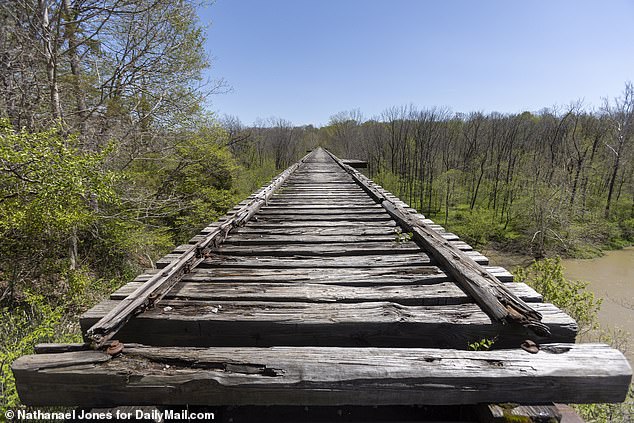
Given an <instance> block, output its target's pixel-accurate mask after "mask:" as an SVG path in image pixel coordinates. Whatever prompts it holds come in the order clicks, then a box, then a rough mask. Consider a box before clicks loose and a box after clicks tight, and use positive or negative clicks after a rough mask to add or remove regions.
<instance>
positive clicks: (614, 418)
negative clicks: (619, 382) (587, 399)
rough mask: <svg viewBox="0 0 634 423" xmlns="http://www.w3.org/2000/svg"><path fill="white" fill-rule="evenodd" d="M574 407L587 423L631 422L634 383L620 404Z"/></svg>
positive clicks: (633, 409) (632, 416) (633, 412)
mask: <svg viewBox="0 0 634 423" xmlns="http://www.w3.org/2000/svg"><path fill="white" fill-rule="evenodd" d="M574 408H575V409H576V410H577V412H578V413H579V414H580V415H581V417H582V418H583V420H584V421H586V422H587V423H604V422H614V423H621V422H631V421H633V419H634V385H630V389H629V391H628V392H627V397H626V398H625V401H624V402H623V403H620V404H576V405H575V406H574Z"/></svg>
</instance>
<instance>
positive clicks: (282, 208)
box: [261, 201, 385, 213]
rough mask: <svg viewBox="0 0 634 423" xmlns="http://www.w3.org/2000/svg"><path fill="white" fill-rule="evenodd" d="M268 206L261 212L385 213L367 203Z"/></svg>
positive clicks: (374, 205) (372, 204) (298, 203)
mask: <svg viewBox="0 0 634 423" xmlns="http://www.w3.org/2000/svg"><path fill="white" fill-rule="evenodd" d="M268 204H269V205H267V206H265V207H262V209H261V212H262V213H264V212H272V211H277V212H280V211H281V212H288V213H296V212H298V211H299V210H309V211H313V212H314V211H320V212H321V211H324V210H326V211H337V212H339V213H341V212H345V211H346V210H372V211H374V212H380V213H385V210H383V208H382V207H381V206H379V205H378V204H376V203H368V204H353V203H347V202H346V201H341V202H338V203H337V204H336V205H328V204H305V203H304V202H303V201H302V202H294V203H289V204H287V205H286V204H285V205H283V206H276V205H274V204H273V203H272V202H269V203H268Z"/></svg>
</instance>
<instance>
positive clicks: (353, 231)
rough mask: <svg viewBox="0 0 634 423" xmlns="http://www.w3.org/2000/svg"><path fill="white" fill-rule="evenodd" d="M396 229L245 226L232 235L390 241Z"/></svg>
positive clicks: (392, 227) (382, 226)
mask: <svg viewBox="0 0 634 423" xmlns="http://www.w3.org/2000/svg"><path fill="white" fill-rule="evenodd" d="M396 233H397V232H396V227H395V226H386V225H380V226H370V225H363V226H360V225H357V226H337V227H334V228H332V227H329V226H305V227H299V228H298V227H290V228H287V227H282V228H280V227H279V226H257V225H246V226H244V227H241V228H238V229H235V230H234V231H233V234H234V235H237V234H241V235H242V234H244V235H278V236H283V235H288V236H296V235H312V236H317V235H319V236H364V235H369V236H380V235H384V236H385V235H388V236H391V237H392V239H394V237H395V236H396Z"/></svg>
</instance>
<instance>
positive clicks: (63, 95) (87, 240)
mask: <svg viewBox="0 0 634 423" xmlns="http://www.w3.org/2000/svg"><path fill="white" fill-rule="evenodd" d="M204 41H205V31H204V29H203V27H202V25H201V23H200V22H199V21H198V18H197V14H196V4H195V3H194V2H191V1H183V0H72V1H71V0H56V1H42V0H6V1H3V2H2V3H0V69H2V70H1V71H0V204H1V205H0V239H1V241H0V308H1V309H2V310H1V313H0V316H1V317H0V334H1V335H2V339H3V341H2V345H1V346H0V398H1V400H0V410H2V409H4V408H6V407H9V406H15V405H16V404H17V403H18V401H19V400H18V398H17V394H16V392H15V389H14V386H13V381H12V375H11V371H10V364H11V362H12V361H13V360H14V359H15V358H17V357H19V356H21V355H23V354H26V353H29V352H31V351H32V349H33V346H34V344H35V343H37V342H43V341H56V342H70V341H78V340H80V339H81V334H80V333H79V328H78V327H77V324H76V322H77V316H78V315H79V314H81V312H82V311H84V310H86V309H87V308H89V307H90V306H91V305H93V304H94V303H96V302H97V301H98V300H100V299H101V298H103V297H104V296H105V295H107V293H109V292H111V291H113V290H114V289H116V288H117V287H119V286H121V285H122V284H123V283H125V282H127V281H129V280H130V279H131V278H133V277H134V276H135V275H136V274H138V273H139V272H140V271H141V270H142V269H143V268H148V267H153V265H154V261H155V260H157V259H158V258H159V257H161V256H162V255H164V254H165V253H167V252H169V251H170V249H171V248H172V247H173V246H174V245H178V244H180V243H182V242H184V241H185V240H187V239H188V238H189V237H191V236H192V235H193V234H194V233H196V232H197V231H198V230H199V229H200V228H202V227H204V226H205V225H206V224H207V223H208V222H211V221H214V220H215V219H216V218H217V217H219V216H221V215H222V214H224V212H225V211H226V210H228V209H229V208H231V207H232V206H233V205H234V204H236V203H238V202H239V201H241V200H242V199H244V198H246V197H247V196H248V195H249V194H250V193H251V192H253V191H254V190H255V189H257V188H258V187H259V186H261V185H262V184H264V183H265V182H267V181H268V180H270V179H271V178H272V177H273V176H274V175H275V174H277V173H279V172H280V171H281V170H283V169H284V168H286V167H287V166H289V165H291V164H292V163H294V162H295V161H296V160H297V159H298V158H299V157H301V156H303V155H304V154H305V152H306V150H310V149H312V148H315V147H316V146H319V145H321V146H323V147H326V148H328V149H330V150H331V151H332V152H333V153H334V154H336V155H338V156H339V157H342V158H348V159H352V158H357V159H363V160H367V161H368V163H369V167H368V170H367V171H368V173H369V176H370V177H372V178H374V179H375V180H376V181H377V182H378V183H380V184H381V185H383V186H384V187H385V188H386V189H388V190H390V191H392V192H394V193H395V194H396V195H397V196H399V197H401V198H403V200H404V201H406V202H409V203H410V205H411V206H412V207H415V208H417V209H418V210H420V211H421V212H422V213H424V214H425V215H427V216H429V217H430V218H432V219H434V220H436V221H437V222H438V223H440V224H443V225H444V226H446V227H447V228H448V229H449V230H452V231H453V232H456V233H457V234H459V235H460V236H461V237H463V238H465V239H466V240H467V242H470V243H471V244H472V245H473V246H474V247H477V246H481V245H491V246H493V247H494V248H496V249H500V250H503V251H513V252H520V253H522V254H525V255H529V256H532V257H534V258H538V259H540V258H544V257H549V256H554V255H566V256H578V257H585V256H591V255H596V254H599V253H600V250H601V249H605V248H619V247H623V246H626V245H630V244H631V243H632V241H633V240H634V182H633V180H634V178H633V176H634V163H633V160H632V159H633V158H634V157H633V149H632V144H633V140H634V86H633V85H632V83H630V82H626V83H625V84H624V89H623V92H622V93H620V94H618V93H617V94H616V95H614V96H612V97H609V98H606V100H605V102H604V104H603V105H602V107H600V108H599V109H593V110H588V109H587V108H585V107H584V106H583V105H582V104H581V103H579V102H577V103H571V105H569V106H566V107H559V108H549V109H543V110H541V111H539V112H528V111H527V112H524V113H521V114H501V113H482V112H473V113H468V114H461V113H454V112H452V111H450V110H447V109H441V108H423V109H421V108H418V107H416V106H413V105H409V106H396V107H387V108H386V109H385V111H384V112H383V113H382V114H380V115H379V116H375V117H373V118H369V119H366V118H364V117H363V115H362V114H361V112H360V111H359V110H352V111H346V112H340V113H336V114H333V115H332V118H331V119H330V122H329V123H328V124H327V125H324V126H321V127H316V126H300V127H298V126H294V125H293V123H291V122H289V121H287V120H285V119H283V118H269V119H267V120H262V121H260V122H256V123H255V124H253V125H248V126H245V125H243V124H242V123H241V122H240V119H239V118H238V117H235V116H218V115H214V114H212V113H210V112H208V110H207V104H208V101H209V99H210V98H211V99H212V100H213V96H214V95H219V94H221V93H223V92H224V91H225V90H226V86H225V84H224V83H223V81H222V80H207V79H205V77H204V75H205V73H204V71H205V70H206V69H207V68H208V67H209V66H210V64H211V63H210V59H209V57H208V55H207V54H206V53H205V51H204V47H203V46H204ZM606 94H610V93H606ZM386 106H388V105H386Z"/></svg>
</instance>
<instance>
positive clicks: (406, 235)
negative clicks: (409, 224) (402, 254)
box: [394, 228, 414, 243]
mask: <svg viewBox="0 0 634 423" xmlns="http://www.w3.org/2000/svg"><path fill="white" fill-rule="evenodd" d="M395 232H396V233H395V235H394V242H396V243H400V242H407V241H410V240H411V239H412V237H413V236H414V234H412V233H411V232H403V231H401V228H396V231H395Z"/></svg>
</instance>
